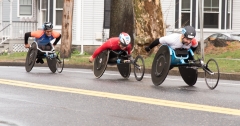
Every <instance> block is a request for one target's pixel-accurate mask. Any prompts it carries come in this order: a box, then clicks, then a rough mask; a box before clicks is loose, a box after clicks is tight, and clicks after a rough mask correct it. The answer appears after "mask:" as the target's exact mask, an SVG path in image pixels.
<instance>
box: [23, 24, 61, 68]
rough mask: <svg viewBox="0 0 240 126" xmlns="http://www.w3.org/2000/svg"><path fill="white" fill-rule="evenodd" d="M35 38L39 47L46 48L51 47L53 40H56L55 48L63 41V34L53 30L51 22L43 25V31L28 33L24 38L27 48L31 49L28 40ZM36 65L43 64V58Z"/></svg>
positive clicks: (38, 59)
mask: <svg viewBox="0 0 240 126" xmlns="http://www.w3.org/2000/svg"><path fill="white" fill-rule="evenodd" d="M29 37H35V42H37V44H38V47H40V48H41V49H42V48H45V47H47V46H49V48H50V47H51V40H53V39H55V41H54V43H53V44H52V45H53V46H55V45H57V43H58V41H59V40H60V39H61V34H60V33H58V32H56V31H54V30H53V25H52V23H51V22H45V23H44V24H43V30H37V31H32V32H26V33H25V36H24V43H25V48H29V47H30V44H28V38H29ZM36 63H41V64H43V63H44V61H43V59H42V58H37V60H36Z"/></svg>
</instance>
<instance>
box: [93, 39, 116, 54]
mask: <svg viewBox="0 0 240 126" xmlns="http://www.w3.org/2000/svg"><path fill="white" fill-rule="evenodd" d="M110 46H111V43H110V41H109V40H107V41H106V42H105V43H103V44H102V45H101V46H100V47H98V48H97V49H96V50H95V51H94V53H93V55H92V57H93V58H95V57H97V55H99V54H100V53H101V52H102V51H104V50H107V49H110Z"/></svg>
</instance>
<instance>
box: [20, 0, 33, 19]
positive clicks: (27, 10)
mask: <svg viewBox="0 0 240 126" xmlns="http://www.w3.org/2000/svg"><path fill="white" fill-rule="evenodd" d="M19 16H32V0H19Z"/></svg>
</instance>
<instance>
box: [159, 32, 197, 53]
mask: <svg viewBox="0 0 240 126" xmlns="http://www.w3.org/2000/svg"><path fill="white" fill-rule="evenodd" d="M159 42H160V43H161V44H166V45H168V46H170V47H171V48H173V49H176V48H185V49H189V48H190V47H194V48H196V47H197V46H198V42H197V40H196V39H195V38H193V39H192V42H191V43H190V44H189V45H186V44H183V43H182V34H177V33H174V34H171V35H168V36H164V37H161V38H159Z"/></svg>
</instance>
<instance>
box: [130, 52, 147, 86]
mask: <svg viewBox="0 0 240 126" xmlns="http://www.w3.org/2000/svg"><path fill="white" fill-rule="evenodd" d="M133 65H134V68H133V71H134V76H135V78H136V80H137V81H141V80H142V79H143V76H144V73H145V64H144V60H143V58H142V57H141V56H140V55H138V56H137V57H136V58H135V60H134V63H133Z"/></svg>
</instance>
